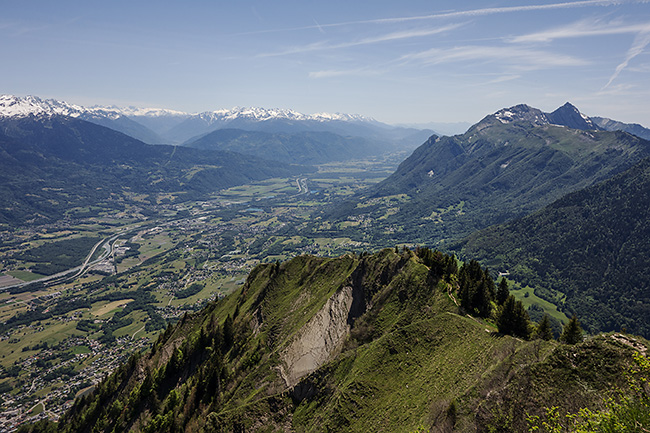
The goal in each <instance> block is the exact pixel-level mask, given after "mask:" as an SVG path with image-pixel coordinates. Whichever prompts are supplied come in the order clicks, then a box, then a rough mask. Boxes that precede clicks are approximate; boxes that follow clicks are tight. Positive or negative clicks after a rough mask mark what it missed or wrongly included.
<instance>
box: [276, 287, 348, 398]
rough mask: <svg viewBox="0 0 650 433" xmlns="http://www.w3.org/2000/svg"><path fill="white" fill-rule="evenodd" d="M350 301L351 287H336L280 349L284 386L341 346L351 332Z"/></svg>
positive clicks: (331, 354) (319, 363)
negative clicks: (287, 344) (313, 314)
mask: <svg viewBox="0 0 650 433" xmlns="http://www.w3.org/2000/svg"><path fill="white" fill-rule="evenodd" d="M352 304H353V289H352V287H350V286H346V287H343V288H341V289H339V290H338V291H337V292H336V293H334V294H333V295H332V296H331V297H330V298H329V299H328V300H327V302H326V303H325V305H323V308H321V309H320V311H318V313H317V314H316V315H315V316H314V317H312V318H311V320H309V322H307V324H306V325H305V326H303V328H302V329H301V330H300V331H299V332H298V334H297V336H296V337H295V338H294V339H293V341H292V342H291V343H290V344H289V346H288V347H287V348H286V349H285V350H284V351H283V352H282V354H281V358H282V365H281V367H280V368H281V373H282V377H283V378H284V380H285V382H286V383H287V386H289V387H293V386H294V385H295V384H297V383H298V381H299V380H300V379H301V378H302V377H303V376H305V375H307V374H309V373H311V372H313V371H314V370H316V369H317V368H318V367H320V366H321V365H323V364H324V363H325V362H327V361H328V360H329V359H331V357H332V356H333V355H334V354H335V353H336V352H337V351H338V350H339V349H340V348H341V345H342V343H343V341H344V340H345V337H346V336H347V335H348V333H349V332H350V324H349V321H348V317H349V314H350V311H351V309H352Z"/></svg>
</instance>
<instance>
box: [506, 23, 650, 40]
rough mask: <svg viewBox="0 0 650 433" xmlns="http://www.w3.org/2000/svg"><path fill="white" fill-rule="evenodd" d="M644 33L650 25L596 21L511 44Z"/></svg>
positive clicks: (573, 25) (558, 29) (540, 33)
mask: <svg viewBox="0 0 650 433" xmlns="http://www.w3.org/2000/svg"><path fill="white" fill-rule="evenodd" d="M644 32H650V23H640V24H623V23H620V22H614V23H603V22H599V21H595V20H582V21H578V22H575V23H573V24H570V25H568V26H563V27H558V28H555V29H550V30H544V31H541V32H535V33H530V34H527V35H522V36H517V37H515V38H512V39H510V42H514V43H528V42H532V43H534V42H551V41H553V40H555V39H566V38H580V37H588V36H606V35H620V34H635V33H644Z"/></svg>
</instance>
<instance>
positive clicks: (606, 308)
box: [457, 159, 650, 337]
mask: <svg viewBox="0 0 650 433" xmlns="http://www.w3.org/2000/svg"><path fill="white" fill-rule="evenodd" d="M648 239H650V160H647V159H646V160H644V161H642V162H640V163H639V164H637V165H635V166H634V167H632V168H631V169H629V170H627V171H626V172H624V173H621V174H620V175H618V176H616V177H614V178H612V179H610V180H608V181H606V182H603V183H601V184H598V185H595V186H593V187H591V188H587V189H585V190H581V191H578V192H575V193H573V194H570V195H567V196H566V197H563V198H562V199H560V200H558V201H556V202H554V203H552V204H551V205H549V206H547V207H546V208H544V209H543V210H541V211H539V212H537V213H535V214H533V215H530V216H527V217H524V218H522V219H519V220H516V221H513V222H510V223H507V224H504V225H500V226H495V227H490V228H488V229H486V230H483V231H481V232H478V233H475V234H473V235H471V236H470V237H469V238H467V240H465V241H464V242H462V243H461V244H459V245H458V246H457V247H458V248H462V251H463V254H467V255H468V256H469V257H476V258H479V259H481V260H482V261H483V262H484V263H486V264H488V265H490V266H491V267H495V268H497V269H500V270H509V272H510V274H511V276H512V278H514V279H516V280H518V281H521V282H522V283H524V284H528V285H530V286H532V287H534V288H535V293H536V294H537V295H538V296H540V297H542V298H545V299H548V300H550V301H552V302H554V303H556V304H559V305H560V307H561V308H562V310H563V311H565V312H567V313H568V314H569V315H570V314H572V313H577V314H578V316H580V317H581V320H582V323H583V325H584V326H585V327H586V328H587V329H589V330H590V331H591V332H597V331H618V330H620V329H627V330H628V331H630V332H634V333H637V334H641V335H644V336H646V337H648V336H650V246H649V245H648V242H647V240H648Z"/></svg>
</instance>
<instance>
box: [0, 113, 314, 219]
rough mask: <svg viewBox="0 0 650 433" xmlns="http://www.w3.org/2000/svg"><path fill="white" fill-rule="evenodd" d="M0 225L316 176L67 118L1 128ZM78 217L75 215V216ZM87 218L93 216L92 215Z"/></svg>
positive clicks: (8, 121) (19, 121) (10, 121)
mask: <svg viewBox="0 0 650 433" xmlns="http://www.w3.org/2000/svg"><path fill="white" fill-rule="evenodd" d="M0 155H1V157H0V203H2V206H1V207H0V223H4V224H10V225H20V224H25V223H35V222H38V223H45V222H53V221H57V220H60V219H61V218H63V217H64V216H65V215H66V211H68V210H69V209H71V208H73V207H80V206H86V207H89V212H90V215H93V214H95V215H96V214H97V213H98V211H99V210H101V209H119V208H120V207H122V208H124V206H125V201H129V199H130V194H145V195H146V196H147V198H149V199H150V200H152V201H153V203H155V195H156V194H158V193H170V192H175V193H182V194H181V200H191V199H197V198H199V197H203V196H205V195H206V194H207V193H211V192H215V191H217V190H219V189H222V188H228V187H231V186H234V185H240V184H244V183H247V182H250V181H252V180H261V179H266V178H270V177H278V176H290V175H294V174H298V173H302V172H310V171H314V169H313V168H311V169H308V168H305V167H296V166H289V165H285V164H282V163H278V162H269V161H264V160H261V159H258V158H255V157H251V156H243V155H241V154H236V153H231V152H215V151H201V150H198V149H191V148H186V147H174V146H154V145H147V144H144V143H142V142H141V141H138V140H136V139H133V138H131V137H128V136H126V135H123V134H121V133H118V132H116V131H113V130H111V129H108V128H104V127H102V126H99V125H95V124H92V123H89V122H85V121H83V120H79V119H74V118H69V117H68V118H66V117H56V116H54V117H43V118H35V117H33V116H30V117H25V118H15V119H14V118H3V119H2V121H0ZM72 216H74V215H72ZM84 216H88V215H87V214H86V215H84Z"/></svg>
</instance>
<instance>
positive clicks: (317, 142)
mask: <svg viewBox="0 0 650 433" xmlns="http://www.w3.org/2000/svg"><path fill="white" fill-rule="evenodd" d="M187 146H189V147H194V148H197V149H208V150H228V151H232V152H239V153H243V154H245V155H253V156H258V157H260V158H264V159H268V160H273V161H282V162H285V163H289V164H323V163H327V162H332V161H347V160H350V159H362V158H367V157H370V156H376V155H379V154H381V153H385V152H387V151H390V150H395V148H396V146H395V145H394V144H390V143H387V142H377V141H376V140H368V139H365V138H361V137H343V136H341V135H338V134H333V133H331V132H318V131H305V132H297V133H294V134H289V133H269V132H262V131H244V130H241V129H218V130H216V131H214V132H211V133H209V134H207V135H204V136H203V137H201V138H199V139H197V140H196V141H192V142H190V143H188V144H187Z"/></svg>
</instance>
